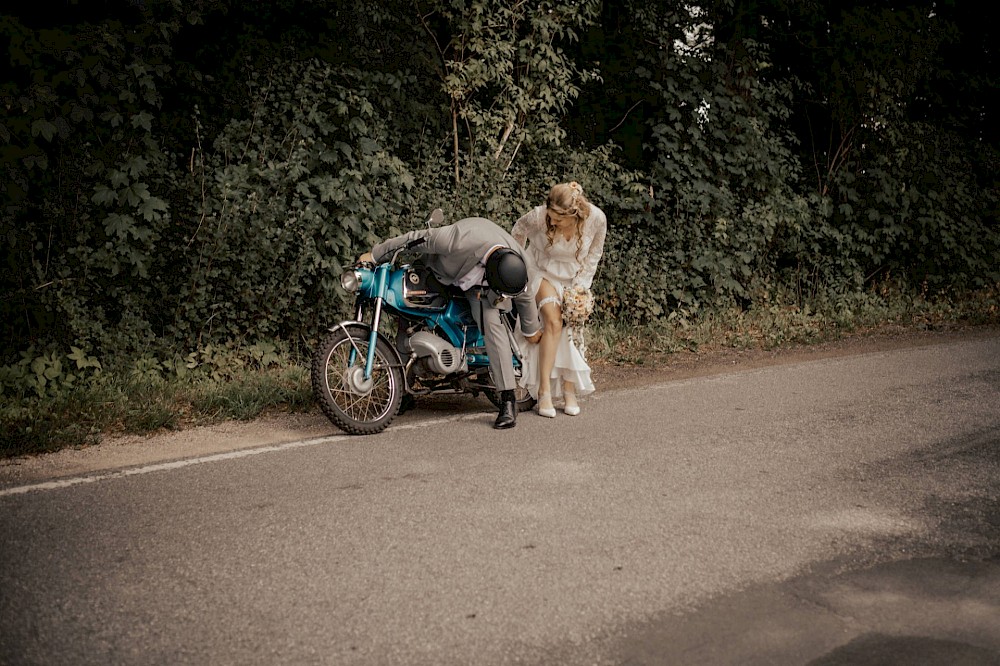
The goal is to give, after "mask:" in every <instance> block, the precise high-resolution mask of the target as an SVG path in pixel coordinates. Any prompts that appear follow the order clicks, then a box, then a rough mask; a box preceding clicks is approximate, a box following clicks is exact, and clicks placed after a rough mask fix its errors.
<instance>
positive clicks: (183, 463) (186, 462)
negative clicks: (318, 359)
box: [0, 414, 482, 497]
mask: <svg viewBox="0 0 1000 666" xmlns="http://www.w3.org/2000/svg"><path fill="white" fill-rule="evenodd" d="M473 418H482V415H481V414H474V415H463V416H451V417H446V418H441V419H434V420H431V421H421V422H419V423H410V424H407V425H399V426H390V428H391V429H392V430H393V431H399V430H414V429H416V428H426V427H429V426H435V425H441V424H443V423H452V422H455V421H463V420H468V419H473ZM358 439H359V438H358V437H357V436H356V435H329V436H326V437H317V438H315V439H301V440H298V441H294V442H285V443H284V444H274V445H271V446H261V447H257V448H253V449H241V450H239V451H229V452H227V453H216V454H213V455H210V456H202V457H200V458H185V459H183V460H174V461H171V462H165V463H156V464H154V465H144V466H143V467H133V468H130V469H122V470H117V471H114V472H105V473H102V474H92V475H88V476H74V477H69V478H66V479H56V480H54V481H43V482H42V483H32V484H28V485H26V486H15V487H13V488H2V489H0V497H7V496H10V495H23V494H25V493H30V492H36V491H44V490H59V489H61V488H69V487H70V486H78V485H81V484H84V483H95V482H97V481H107V480H108V479H119V478H122V477H125V476H138V475H140V474H150V473H152V472H165V471H169V470H173V469H181V468H183V467H191V466H192V465H202V464H204V463H213V462H220V461H223V460H236V459H238V458H248V457H250V456H257V455H260V454H262V453H274V452H276V451H288V450H291V449H300V448H304V447H307V446H319V445H321V444H332V443H334V442H344V441H348V440H358Z"/></svg>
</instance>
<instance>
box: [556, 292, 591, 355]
mask: <svg viewBox="0 0 1000 666" xmlns="http://www.w3.org/2000/svg"><path fill="white" fill-rule="evenodd" d="M593 311H594V295H593V294H592V293H591V292H590V290H589V289H587V288H586V287H569V288H568V289H566V290H564V291H563V295H562V315H563V324H564V325H565V326H566V328H568V329H569V338H570V340H572V341H573V344H575V345H576V348H577V349H579V350H580V353H581V354H582V353H584V342H583V327H584V325H585V324H586V323H587V318H588V317H590V313H591V312H593Z"/></svg>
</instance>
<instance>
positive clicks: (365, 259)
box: [358, 252, 375, 264]
mask: <svg viewBox="0 0 1000 666" xmlns="http://www.w3.org/2000/svg"><path fill="white" fill-rule="evenodd" d="M358 263H359V264H374V263H375V257H374V256H372V253H371V252H365V253H364V254H363V255H361V256H360V257H358Z"/></svg>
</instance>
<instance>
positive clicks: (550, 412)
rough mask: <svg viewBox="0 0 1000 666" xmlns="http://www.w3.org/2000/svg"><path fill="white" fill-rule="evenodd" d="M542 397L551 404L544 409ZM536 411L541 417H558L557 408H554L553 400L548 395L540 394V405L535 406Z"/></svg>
mask: <svg viewBox="0 0 1000 666" xmlns="http://www.w3.org/2000/svg"><path fill="white" fill-rule="evenodd" d="M542 395H544V396H545V399H546V402H548V403H549V406H548V407H542ZM535 409H536V410H537V411H538V415H539V416H544V417H546V418H549V419H554V418H555V417H556V408H555V407H553V406H552V398H550V397H549V394H548V393H544V394H539V396H538V404H537V405H535Z"/></svg>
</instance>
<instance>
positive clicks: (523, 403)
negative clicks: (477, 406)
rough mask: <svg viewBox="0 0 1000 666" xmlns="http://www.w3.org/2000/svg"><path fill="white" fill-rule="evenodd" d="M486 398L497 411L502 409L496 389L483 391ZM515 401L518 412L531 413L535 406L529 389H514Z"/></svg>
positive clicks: (519, 387)
mask: <svg viewBox="0 0 1000 666" xmlns="http://www.w3.org/2000/svg"><path fill="white" fill-rule="evenodd" d="M483 393H485V394H486V398H487V399H488V400H489V401H490V402H492V403H493V406H494V407H496V408H497V409H499V408H500V393H499V391H497V390H496V389H483ZM514 401H515V402H516V403H517V411H518V412H530V411H531V409H532V408H533V407H534V406H535V399H534V398H532V397H531V394H530V393H528V389H526V388H524V387H521V386H518V387H517V388H516V389H514Z"/></svg>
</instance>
